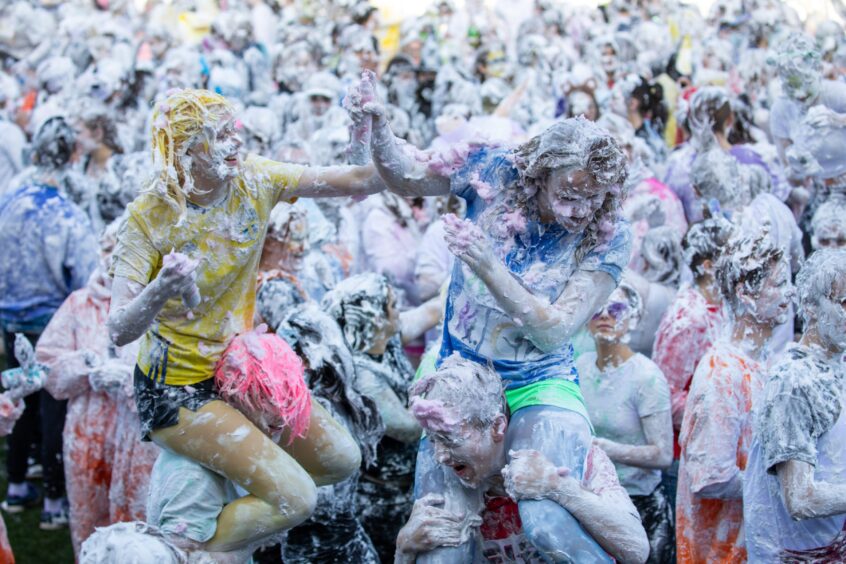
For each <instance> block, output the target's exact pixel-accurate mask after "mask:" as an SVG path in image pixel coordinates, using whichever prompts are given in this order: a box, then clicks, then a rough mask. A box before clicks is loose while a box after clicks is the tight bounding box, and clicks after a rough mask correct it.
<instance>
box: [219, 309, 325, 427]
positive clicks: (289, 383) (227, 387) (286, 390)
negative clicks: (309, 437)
mask: <svg viewBox="0 0 846 564" xmlns="http://www.w3.org/2000/svg"><path fill="white" fill-rule="evenodd" d="M266 329H267V328H266V326H264V325H261V326H259V327H258V328H256V329H255V330H253V331H250V332H249V333H245V334H243V335H238V336H237V337H235V338H234V339H232V342H231V343H229V346H228V347H227V348H226V352H224V353H223V356H222V357H221V359H220V361H219V362H218V364H217V367H216V369H215V375H214V378H215V383H216V384H217V389H218V392H219V393H220V397H221V398H222V399H223V400H224V401H225V402H227V403H229V404H230V405H232V406H234V407H237V408H238V409H239V410H240V411H241V412H242V413H243V414H244V415H246V416H247V417H249V418H250V419H251V420H253V421H255V420H259V421H264V422H268V423H269V424H271V425H277V424H281V425H282V426H284V427H285V428H287V429H289V430H290V432H291V435H290V439H289V444H290V443H291V442H293V441H294V439H295V438H296V437H305V435H306V433H307V432H308V422H309V418H310V417H311V394H310V393H309V390H308V386H307V385H306V383H305V380H304V379H303V363H302V361H300V359H299V357H298V356H297V355H296V353H294V351H293V350H291V347H289V346H288V344H287V343H286V342H285V341H283V340H282V339H281V338H279V337H278V336H276V335H275V334H273V333H266V332H265V331H266ZM280 422H281V423H280Z"/></svg>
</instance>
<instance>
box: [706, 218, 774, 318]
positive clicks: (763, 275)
mask: <svg viewBox="0 0 846 564" xmlns="http://www.w3.org/2000/svg"><path fill="white" fill-rule="evenodd" d="M783 256H784V252H783V251H782V250H781V249H780V248H779V247H777V246H776V245H775V242H774V241H773V237H772V235H771V234H770V226H769V224H765V225H764V227H763V229H762V230H761V231H760V232H759V233H756V234H754V235H747V236H738V237H734V238H733V239H731V240H730V241H729V243H728V245H727V246H726V249H725V251H724V252H723V254H722V256H720V258H719V260H718V261H717V268H716V272H715V277H716V279H717V283H718V284H719V288H720V293H721V294H722V296H723V299H725V300H726V301H727V302H728V303H729V304H731V305H732V306H736V305H737V303H738V299H737V298H738V295H737V287H738V285H742V286H743V287H744V289H745V290H746V291H747V292H748V293H749V294H750V295H751V296H757V295H758V292H760V290H761V286H762V285H763V283H764V280H766V279H767V276H769V273H770V270H771V269H772V268H773V266H774V265H775V264H776V263H777V262H778V261H780V260H781V259H782V258H783Z"/></svg>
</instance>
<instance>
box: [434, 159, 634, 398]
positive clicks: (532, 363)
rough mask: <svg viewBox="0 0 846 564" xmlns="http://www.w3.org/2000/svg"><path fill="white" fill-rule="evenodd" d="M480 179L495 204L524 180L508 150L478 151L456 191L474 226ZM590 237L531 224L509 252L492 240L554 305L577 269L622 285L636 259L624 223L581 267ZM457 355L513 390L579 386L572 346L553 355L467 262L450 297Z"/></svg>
mask: <svg viewBox="0 0 846 564" xmlns="http://www.w3.org/2000/svg"><path fill="white" fill-rule="evenodd" d="M478 182H482V183H484V184H486V185H488V186H490V187H492V188H493V191H494V193H495V194H494V197H493V199H492V201H491V203H496V201H497V198H502V197H505V194H506V192H507V191H508V190H511V189H516V187H517V182H519V177H518V173H517V169H516V168H515V167H514V165H513V163H512V161H511V160H510V158H509V152H508V151H507V150H502V149H489V148H486V147H482V148H480V149H478V150H476V151H474V152H473V153H471V154H470V155H469V156H468V158H467V161H466V163H465V165H464V166H463V167H462V168H461V169H460V170H459V171H458V172H457V173H456V174H455V175H454V176H453V178H452V188H453V191H454V192H455V193H456V194H457V195H459V196H461V197H463V198H464V199H465V200H467V218H468V219H470V220H472V221H474V222H476V221H477V220H478V219H479V217H480V215H481V214H482V212H484V211H485V209H486V208H487V207H488V206H489V205H490V204H489V203H488V202H486V201H485V199H483V198H481V197H479V195H478V194H477V192H476V190H475V189H474V188H473V184H476V185H477V186H478V185H479V184H478ZM583 237H584V234H583V233H570V232H569V231H567V230H566V229H564V228H563V227H561V226H560V225H558V224H553V225H548V224H541V223H539V222H538V221H531V220H530V221H529V222H528V225H527V230H526V232H525V234H523V235H521V236H518V237H515V238H514V240H513V242H511V241H509V242H508V243H507V244H508V245H509V247H510V248H508V250H507V252H506V251H504V249H505V248H506V247H505V245H506V242H505V241H499V240H491V241H490V242H491V244H492V245H493V246H494V250H495V251H500V255H502V254H504V255H505V265H506V266H507V267H508V269H509V270H510V271H511V273H512V274H513V275H514V276H515V277H516V278H518V279H519V280H520V282H521V284H522V285H523V286H524V287H526V288H527V289H528V290H529V291H531V292H532V293H533V294H534V295H535V296H539V297H543V298H546V299H548V300H549V301H550V303H554V302H555V301H557V300H558V298H559V297H560V296H561V293H562V292H563V291H564V288H565V286H566V284H567V281H568V280H569V279H570V277H571V276H572V275H573V274H574V273H575V272H576V270H578V269H581V270H592V271H597V270H598V271H602V272H606V273H607V274H608V275H609V276H611V277H612V278H613V279H614V281H615V282H619V281H620V278H621V276H622V274H623V269H624V268H625V267H626V265H627V264H628V262H629V255H630V253H631V230H630V228H629V225H628V223H627V222H625V221H623V220H620V221H619V222H618V223H617V225H616V226H615V232H614V235H613V237H612V238H611V241H610V242H609V243H607V244H605V245H601V246H599V247H597V248H595V249H593V250H591V251H590V252H588V253H587V255H586V256H585V257H584V258H583V259H582V261H581V263H579V264H577V262H576V256H575V255H576V250H577V248H578V246H579V243H581V241H582V239H583ZM453 351H456V352H459V353H460V354H461V355H462V356H464V357H466V358H471V359H473V360H476V361H479V362H489V361H490V362H492V363H493V365H494V368H495V369H496V370H497V371H498V372H499V373H500V375H502V377H503V379H504V380H506V382H507V383H506V388H507V389H514V388H517V387H520V386H525V385H527V384H532V383H534V382H539V381H541V380H546V379H549V378H562V379H567V380H571V381H574V382H577V381H578V378H577V373H576V368H575V362H574V359H573V346H572V344H571V343H569V342H568V343H567V344H565V345H564V346H562V347H561V348H560V349H559V350H557V351H554V352H544V351H542V350H540V349H539V348H537V347H536V346H535V345H534V344H533V343H532V342H531V341H530V340H529V339H528V337H527V336H526V334H525V330H524V328H523V327H521V326H520V324H519V323H518V322H515V320H514V319H513V318H512V317H511V316H510V315H509V314H507V313H506V312H505V311H504V310H503V309H502V308H501V307H500V306H499V304H498V303H497V302H496V299H495V298H494V297H493V296H492V295H491V293H490V292H489V291H488V288H487V287H486V286H485V284H484V282H482V280H481V279H480V278H479V277H478V276H476V275H475V274H474V273H473V271H472V270H470V269H469V268H468V267H467V266H466V265H465V264H464V263H463V262H461V261H455V265H454V267H453V272H452V278H451V281H450V285H449V291H448V294H447V304H446V314H445V320H444V339H443V344H442V347H441V351H440V358H441V359H443V358H446V357H447V356H449V355H450V354H451V353H452V352H453Z"/></svg>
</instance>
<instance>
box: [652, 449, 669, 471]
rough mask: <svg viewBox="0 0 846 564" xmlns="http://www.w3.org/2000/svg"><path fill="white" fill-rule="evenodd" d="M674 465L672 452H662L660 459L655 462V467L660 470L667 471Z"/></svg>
mask: <svg viewBox="0 0 846 564" xmlns="http://www.w3.org/2000/svg"><path fill="white" fill-rule="evenodd" d="M672 465H673V451H670V452H662V453H661V455H660V456H659V457H658V459H657V460H656V461H655V467H656V468H658V469H659V470H666V469H667V468H669V467H670V466H672Z"/></svg>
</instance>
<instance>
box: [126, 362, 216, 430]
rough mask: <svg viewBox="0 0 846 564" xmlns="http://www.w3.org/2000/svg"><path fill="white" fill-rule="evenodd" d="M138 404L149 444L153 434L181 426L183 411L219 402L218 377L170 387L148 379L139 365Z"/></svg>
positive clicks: (136, 398)
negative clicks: (180, 411)
mask: <svg viewBox="0 0 846 564" xmlns="http://www.w3.org/2000/svg"><path fill="white" fill-rule="evenodd" d="M134 387H135V405H136V406H137V408H138V417H139V419H140V420H141V440H142V441H149V440H150V433H152V432H153V431H155V430H157V429H164V428H166V427H173V426H174V425H176V424H177V423H179V408H180V407H184V408H185V409H188V410H191V411H197V410H198V409H200V408H201V407H203V406H204V405H206V404H207V403H209V402H212V401H215V400H219V399H220V396H218V394H217V390H216V389H215V386H214V378H208V379H207V380H203V381H202V382H197V383H196V384H191V385H190V386H169V385H167V384H160V383H158V382H154V381H153V380H151V379H149V378H147V376H145V375H144V373H143V372H142V371H141V369H140V368H139V367H138V366H137V365H136V366H135V377H134Z"/></svg>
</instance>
